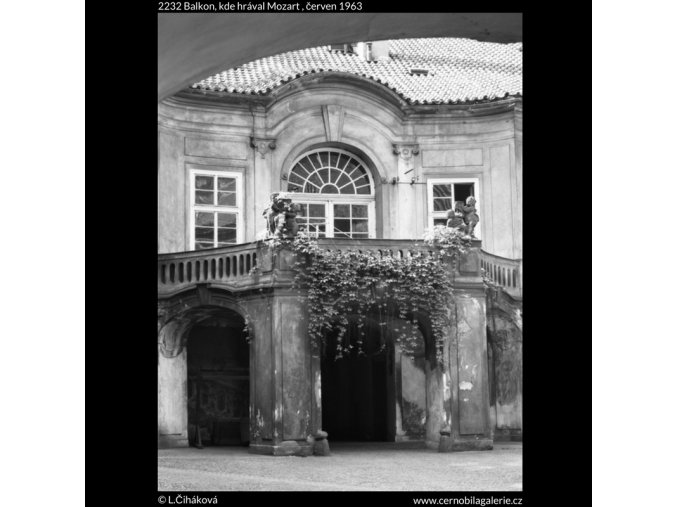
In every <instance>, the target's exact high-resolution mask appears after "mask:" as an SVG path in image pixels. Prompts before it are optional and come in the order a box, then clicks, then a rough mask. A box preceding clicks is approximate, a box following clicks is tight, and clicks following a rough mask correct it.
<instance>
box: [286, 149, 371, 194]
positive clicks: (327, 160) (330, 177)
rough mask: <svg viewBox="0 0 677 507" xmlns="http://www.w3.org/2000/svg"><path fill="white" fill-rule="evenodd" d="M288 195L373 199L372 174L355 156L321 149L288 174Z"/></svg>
mask: <svg viewBox="0 0 677 507" xmlns="http://www.w3.org/2000/svg"><path fill="white" fill-rule="evenodd" d="M287 190H288V191H289V192H303V193H306V194H344V195H371V194H372V193H373V186H372V184H371V178H370V177H369V171H368V170H367V168H366V167H365V166H364V163H363V162H362V161H360V160H359V159H358V158H357V157H355V156H354V155H352V154H350V153H348V152H346V151H343V150H335V149H320V150H315V151H313V152H310V153H308V154H306V155H304V156H303V157H302V158H301V159H300V160H298V161H297V162H296V164H294V167H292V169H291V171H290V172H289V185H288V187H287Z"/></svg>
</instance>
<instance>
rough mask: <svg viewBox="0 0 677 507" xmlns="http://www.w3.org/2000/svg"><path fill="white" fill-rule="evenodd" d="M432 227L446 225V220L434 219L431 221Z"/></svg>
mask: <svg viewBox="0 0 677 507" xmlns="http://www.w3.org/2000/svg"><path fill="white" fill-rule="evenodd" d="M433 225H447V219H446V218H434V219H433Z"/></svg>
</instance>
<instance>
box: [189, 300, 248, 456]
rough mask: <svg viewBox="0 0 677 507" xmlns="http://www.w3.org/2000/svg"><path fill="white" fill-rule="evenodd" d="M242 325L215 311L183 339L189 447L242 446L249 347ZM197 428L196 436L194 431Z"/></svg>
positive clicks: (231, 314) (231, 316) (245, 435)
mask: <svg viewBox="0 0 677 507" xmlns="http://www.w3.org/2000/svg"><path fill="white" fill-rule="evenodd" d="M243 330H244V321H243V319H242V317H240V316H239V315H237V314H236V313H234V312H220V313H219V315H218V316H213V317H210V318H208V319H206V320H203V321H201V322H199V323H198V324H196V325H195V326H193V328H192V330H191V331H190V335H189V337H188V437H189V441H190V444H191V445H197V446H213V445H247V444H248V441H249V344H248V343H247V341H246V340H245V337H244V332H243ZM196 424H198V425H199V428H200V434H199V439H198V434H197V431H196Z"/></svg>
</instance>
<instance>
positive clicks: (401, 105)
mask: <svg viewBox="0 0 677 507" xmlns="http://www.w3.org/2000/svg"><path fill="white" fill-rule="evenodd" d="M332 86H336V87H337V88H344V89H346V88H352V89H355V88H357V89H359V90H360V91H361V92H362V93H364V94H365V95H371V96H374V97H376V98H380V99H381V100H384V101H385V102H387V103H389V104H390V105H391V106H394V107H395V108H396V109H397V110H399V111H400V112H401V113H402V114H403V115H404V116H405V117H406V118H407V119H409V118H410V117H416V118H417V119H420V117H423V118H425V117H430V116H435V117H439V116H452V117H480V116H487V115H495V114H499V113H501V112H506V111H512V110H513V109H514V108H515V107H519V108H520V109H521V105H522V97H521V96H509V97H505V98H500V99H494V100H478V101H473V102H463V103H456V104H411V103H409V102H408V101H407V100H405V99H403V98H402V97H401V96H400V95H398V94H397V93H396V92H394V91H393V90H391V89H390V88H388V87H387V86H385V85H382V84H380V83H377V82H375V81H373V80H371V79H368V78H364V77H361V76H356V75H354V74H350V73H341V72H331V73H322V74H309V75H306V76H301V77H299V78H296V79H293V80H291V81H289V82H287V83H285V84H282V85H280V86H279V87H277V88H276V89H274V90H272V91H271V92H269V93H267V94H266V95H254V94H242V93H229V92H217V91H207V90H199V89H193V88H188V89H186V90H183V91H181V92H179V93H177V94H176V95H174V96H172V97H170V98H168V99H165V100H164V101H162V103H165V104H167V105H169V106H183V107H194V108H197V109H201V110H213V111H223V110H224V109H231V108H236V109H241V110H242V111H243V112H244V111H249V110H250V108H251V106H252V105H253V106H254V107H255V108H256V109H257V110H259V111H262V112H263V111H266V110H268V109H269V108H270V107H272V106H273V105H274V104H275V103H278V102H280V101H281V100H283V99H284V98H286V97H288V96H291V95H294V94H297V93H302V92H306V91H311V90H314V89H318V90H319V89H326V88H328V87H332ZM162 103H161V104H162Z"/></svg>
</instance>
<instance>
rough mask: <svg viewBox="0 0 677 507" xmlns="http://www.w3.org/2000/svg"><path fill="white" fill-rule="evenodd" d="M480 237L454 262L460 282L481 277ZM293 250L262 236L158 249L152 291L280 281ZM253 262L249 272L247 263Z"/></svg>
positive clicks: (395, 251)
mask: <svg viewBox="0 0 677 507" xmlns="http://www.w3.org/2000/svg"><path fill="white" fill-rule="evenodd" d="M318 244H319V245H320V247H322V248H325V249H326V250H342V251H346V250H353V251H359V252H370V253H372V254H373V255H378V256H395V257H400V258H402V257H411V256H417V255H425V256H430V255H436V254H437V252H436V249H435V248H434V247H431V246H429V245H426V244H425V243H423V242H422V241H418V240H403V239H360V240H355V239H348V238H331V239H329V238H323V239H319V240H318ZM480 247H481V242H480V241H479V240H474V241H473V245H472V248H471V249H470V250H469V251H468V252H466V253H465V254H464V255H463V256H462V257H461V258H460V259H459V262H458V263H457V269H456V271H457V273H456V278H455V280H456V281H457V282H458V283H459V284H461V285H463V284H466V283H469V282H470V283H473V284H476V283H478V282H481V280H480V279H479V278H480V277H481V267H480V259H483V258H484V257H483V254H484V253H483V252H481V250H480ZM292 256H293V254H292V253H291V252H290V251H285V250H283V251H281V252H280V253H279V254H278V255H273V252H272V250H271V249H270V248H269V247H268V245H267V244H266V243H265V242H261V241H258V242H252V243H242V244H239V245H233V246H228V247H222V248H211V249H206V250H195V251H190V252H178V253H170V254H160V255H158V274H157V282H158V285H157V287H158V297H159V298H160V299H165V298H170V297H172V296H173V295H175V294H178V293H180V292H183V291H185V290H187V289H190V288H193V287H195V286H197V285H202V284H208V285H209V286H210V287H213V288H221V289H225V290H228V291H230V292H232V293H234V294H237V293H243V292H248V291H251V290H256V289H259V288H263V287H271V286H273V285H274V286H276V287H280V286H285V285H289V284H290V283H291V280H292V275H291V268H292V267H293V257H292ZM254 267H257V270H256V272H255V273H254V274H250V271H251V270H252V268H254Z"/></svg>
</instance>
